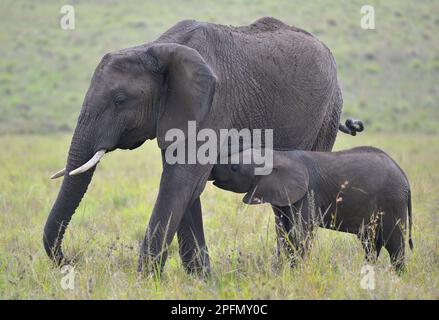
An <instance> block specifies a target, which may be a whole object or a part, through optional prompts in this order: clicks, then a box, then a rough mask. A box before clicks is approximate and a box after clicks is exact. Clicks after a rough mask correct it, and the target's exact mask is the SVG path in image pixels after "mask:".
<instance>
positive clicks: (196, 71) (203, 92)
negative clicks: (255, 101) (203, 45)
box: [147, 43, 216, 150]
mask: <svg viewBox="0 0 439 320" xmlns="http://www.w3.org/2000/svg"><path fill="white" fill-rule="evenodd" d="M147 54H149V55H150V56H152V57H153V58H154V60H155V61H157V66H158V70H159V72H161V73H163V74H164V78H165V84H164V85H165V86H166V93H165V95H166V96H165V102H164V104H163V108H162V109H161V110H160V112H159V115H158V120H157V140H158V144H159V147H160V148H161V149H162V150H163V149H166V147H168V146H169V144H171V143H172V142H170V141H165V134H166V132H167V131H168V130H169V129H173V128H175V129H180V130H182V131H183V132H184V133H185V136H186V137H187V126H188V121H196V122H197V126H198V125H199V124H200V122H201V121H202V120H203V119H204V118H205V117H206V115H207V114H208V112H209V111H210V107H211V105H212V99H213V95H214V92H215V83H216V77H215V74H214V73H213V71H212V70H211V69H210V67H209V65H208V64H207V63H206V61H204V59H203V57H202V56H201V55H200V54H199V53H198V52H197V51H196V50H194V49H192V48H189V47H187V46H184V45H180V44H177V43H160V44H154V45H152V46H151V47H150V48H148V50H147Z"/></svg>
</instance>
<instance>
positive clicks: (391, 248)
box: [384, 227, 405, 273]
mask: <svg viewBox="0 0 439 320" xmlns="http://www.w3.org/2000/svg"><path fill="white" fill-rule="evenodd" d="M384 246H385V248H386V250H387V251H388V252H389V255H390V262H391V263H392V266H393V267H394V268H395V270H396V272H397V273H402V272H403V271H404V270H405V253H404V251H405V243H404V234H403V232H402V231H401V230H400V229H399V228H397V227H396V228H395V230H393V232H392V234H391V235H390V237H389V238H388V239H387V241H386V243H385V244H384Z"/></svg>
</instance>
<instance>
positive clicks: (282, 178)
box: [242, 162, 309, 207]
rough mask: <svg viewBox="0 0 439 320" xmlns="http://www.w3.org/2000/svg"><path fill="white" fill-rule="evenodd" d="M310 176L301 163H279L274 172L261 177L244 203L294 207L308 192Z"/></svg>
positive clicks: (248, 193)
mask: <svg viewBox="0 0 439 320" xmlns="http://www.w3.org/2000/svg"><path fill="white" fill-rule="evenodd" d="M308 185H309V175H308V170H307V169H306V167H305V165H303V164H301V163H285V162H282V163H278V164H275V165H274V166H273V171H272V172H271V173H270V174H269V175H266V176H260V178H259V180H258V182H257V184H256V185H255V186H254V187H253V188H251V189H250V191H249V192H247V193H246V195H245V196H244V198H243V199H242V201H243V202H244V203H247V204H261V203H265V202H267V203H271V204H273V205H276V206H279V207H285V206H288V205H292V204H294V203H296V202H297V201H299V200H300V199H302V198H303V197H304V196H305V194H306V193H307V192H308Z"/></svg>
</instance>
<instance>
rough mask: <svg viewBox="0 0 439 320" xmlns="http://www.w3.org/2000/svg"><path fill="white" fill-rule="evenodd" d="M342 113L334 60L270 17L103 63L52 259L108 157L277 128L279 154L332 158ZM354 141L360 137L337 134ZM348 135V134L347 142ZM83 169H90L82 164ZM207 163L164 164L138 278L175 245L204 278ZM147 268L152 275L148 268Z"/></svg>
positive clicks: (75, 153)
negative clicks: (208, 132) (176, 141)
mask: <svg viewBox="0 0 439 320" xmlns="http://www.w3.org/2000/svg"><path fill="white" fill-rule="evenodd" d="M341 109H342V96H341V92H340V88H339V84H338V80H337V74H336V66H335V61H334V58H333V56H332V55H331V52H330V51H329V49H328V48H327V47H326V46H325V45H324V44H322V43H321V42H320V41H319V40H318V39H316V38H315V37H314V36H312V35H311V34H309V33H308V32H306V31H304V30H301V29H298V28H295V27H291V26H288V25H286V24H284V23H282V22H281V21H279V20H276V19H273V18H261V19H259V20H257V21H256V22H254V23H253V24H251V25H249V26H243V27H227V26H222V25H216V24H211V23H202V22H197V21H192V20H191V21H189V20H187V21H182V22H179V23H177V24H176V25H175V26H174V27H172V28H171V29H170V30H168V31H167V32H165V33H164V34H163V35H162V36H160V37H159V38H158V39H157V40H156V41H154V42H151V43H148V44H145V45H141V46H137V47H133V48H128V49H124V50H120V51H117V52H114V53H109V54H106V55H105V56H104V57H103V59H102V61H101V62H100V63H99V65H98V66H97V68H96V70H95V72H94V75H93V78H92V80H91V83H90V87H89V89H88V91H87V94H86V96H85V99H84V103H83V106H82V109H81V112H80V115H79V119H78V122H77V126H76V129H75V132H74V134H73V138H72V142H71V145H70V149H69V154H68V159H67V166H66V168H65V169H64V170H62V171H60V172H59V173H58V174H56V175H55V177H57V176H64V181H63V183H62V186H61V189H60V191H59V194H58V197H57V199H56V201H55V203H54V205H53V208H52V210H51V212H50V214H49V217H48V219H47V222H46V226H45V228H44V246H45V249H46V251H47V253H48V255H49V256H50V257H51V258H52V259H53V260H54V261H56V262H58V263H62V262H63V259H64V256H63V253H62V250H61V242H62V239H63V235H64V232H65V230H66V227H67V224H68V223H69V222H70V219H71V217H72V215H73V213H74V212H75V210H76V208H77V207H78V205H79V203H80V201H81V199H82V197H83V196H84V194H85V192H86V190H87V187H88V185H89V183H90V181H91V179H92V176H93V172H94V170H95V165H96V164H97V163H98V162H99V160H100V158H101V157H102V155H103V154H104V153H106V152H110V151H113V150H115V149H117V148H120V149H134V148H137V147H139V146H140V145H141V144H142V143H143V142H145V141H146V140H148V139H154V138H157V141H158V145H159V147H160V149H161V150H162V155H164V154H165V150H166V148H167V147H168V146H169V144H170V142H168V141H166V140H165V138H164V137H165V134H166V132H167V131H168V130H169V129H172V128H179V129H181V130H183V132H186V131H187V130H186V128H187V124H188V121H189V120H195V121H196V122H197V126H198V127H197V129H198V130H199V129H201V128H211V129H213V130H215V131H216V132H218V131H219V129H221V128H225V129H229V128H236V129H238V130H240V129H242V128H249V129H250V130H253V129H265V128H270V129H271V128H272V129H274V133H273V134H274V136H273V143H274V147H275V148H299V149H307V150H308V149H312V150H330V149H331V148H332V146H333V143H334V140H335V137H336V134H337V128H338V127H339V118H340V113H341ZM340 128H341V129H343V131H346V130H347V131H348V132H350V133H355V128H353V127H350V128H347V127H346V126H341V127H340ZM349 130H351V131H349ZM84 163H85V164H84ZM212 166H213V165H211V164H207V165H201V164H192V165H187V164H186V165H184V164H174V165H170V164H168V163H167V162H166V161H163V173H162V177H161V181H160V189H159V193H158V197H157V201H156V204H155V206H154V209H153V212H152V215H151V218H150V221H149V225H148V228H147V230H146V235H145V239H144V241H143V245H142V249H141V253H140V258H139V270H140V271H141V270H145V269H144V268H143V267H144V266H145V265H147V266H148V268H147V269H146V270H148V271H151V270H152V269H151V268H152V267H158V268H159V269H160V270H161V269H162V268H163V266H164V263H165V260H166V257H167V250H166V249H167V246H168V245H169V243H170V242H171V240H172V239H173V237H174V235H175V233H177V234H178V239H179V247H180V255H181V258H182V260H183V264H184V265H185V268H186V269H187V270H189V271H205V272H208V270H209V258H208V254H207V247H206V244H205V239H204V233H203V222H202V215H201V204H200V198H199V197H200V194H201V193H202V191H203V189H204V187H205V184H206V181H207V179H208V176H209V173H210V171H211V169H212ZM146 262H147V264H145V263H146Z"/></svg>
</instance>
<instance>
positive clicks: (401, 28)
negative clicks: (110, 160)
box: [0, 0, 439, 133]
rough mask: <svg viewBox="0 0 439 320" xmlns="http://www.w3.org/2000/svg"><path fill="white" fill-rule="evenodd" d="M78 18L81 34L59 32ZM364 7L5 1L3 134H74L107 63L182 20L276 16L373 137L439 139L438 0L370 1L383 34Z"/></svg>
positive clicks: (245, 0)
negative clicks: (334, 76) (308, 48)
mask: <svg viewBox="0 0 439 320" xmlns="http://www.w3.org/2000/svg"><path fill="white" fill-rule="evenodd" d="M64 4H71V5H73V6H74V8H75V11H76V28H75V30H62V29H61V28H60V26H59V21H60V17H61V14H60V8H61V6H62V5H64ZM364 4H365V2H364V0H360V1H326V0H317V1H307V0H294V1H291V0H289V1H272V0H251V1H250V0H225V1H193V0H184V1H181V0H175V1H174V0H162V1H143V0H135V1H115V0H93V1H79V0H75V1H67V2H64V1H13V0H12V1H10V0H2V2H1V4H0V8H1V9H0V43H1V48H2V49H1V51H2V56H1V59H0V133H52V132H60V131H64V132H72V130H73V128H74V126H75V122H76V118H77V116H78V114H79V110H80V107H81V104H82V100H83V97H84V94H85V92H86V90H87V87H88V85H89V81H90V78H91V75H92V73H93V71H94V68H95V66H96V65H97V64H98V62H99V60H100V59H101V57H102V56H103V55H104V54H105V53H107V52H110V51H114V50H118V49H122V48H125V47H129V46H134V45H138V44H142V43H146V42H149V41H152V40H154V39H155V38H156V37H157V36H159V35H160V34H161V33H163V32H164V31H166V30H167V29H168V28H170V27H171V26H172V25H174V24H175V23H176V22H178V21H180V20H182V19H196V20H201V21H209V22H214V23H220V24H227V25H228V24H231V25H246V24H249V23H251V22H253V21H254V20H256V19H257V18H259V17H262V16H273V17H276V18H279V19H281V20H283V21H284V22H286V23H288V24H291V25H295V26H298V27H300V28H303V29H305V30H308V31H310V32H311V33H313V34H315V35H316V36H317V37H319V38H320V39H321V40H322V41H323V42H324V43H325V44H326V45H327V46H328V47H329V48H330V49H331V50H332V52H333V54H334V56H335V58H336V61H337V64H338V74H339V78H340V81H341V83H342V86H343V94H344V117H348V116H349V117H354V118H361V119H363V120H364V121H365V122H366V125H367V130H371V131H395V130H396V131H403V132H412V131H416V132H424V133H431V132H438V131H439V129H438V123H439V105H438V87H437V78H438V74H439V50H438V49H439V35H438V31H439V30H438V26H439V3H438V2H437V1H426V0H424V1H397V0H390V1H367V4H370V5H373V6H374V7H375V19H376V30H363V29H361V28H360V19H361V16H362V15H361V13H360V8H361V6H362V5H364Z"/></svg>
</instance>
